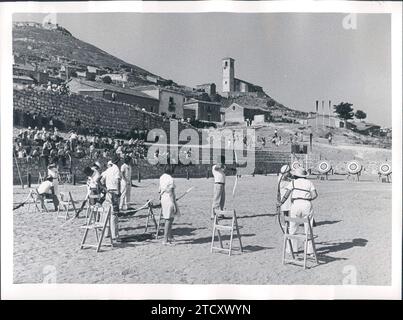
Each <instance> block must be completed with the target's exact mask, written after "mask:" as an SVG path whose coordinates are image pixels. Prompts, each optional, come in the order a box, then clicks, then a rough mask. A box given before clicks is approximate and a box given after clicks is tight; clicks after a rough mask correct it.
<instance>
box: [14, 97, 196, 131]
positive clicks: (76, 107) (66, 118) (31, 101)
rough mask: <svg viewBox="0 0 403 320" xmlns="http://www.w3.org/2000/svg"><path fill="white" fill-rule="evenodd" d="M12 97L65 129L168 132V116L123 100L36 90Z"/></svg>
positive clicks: (16, 104)
mask: <svg viewBox="0 0 403 320" xmlns="http://www.w3.org/2000/svg"><path fill="white" fill-rule="evenodd" d="M13 97H14V102H13V104H14V109H15V110H19V111H23V112H27V113H31V114H33V113H37V114H39V115H43V116H44V117H48V118H49V117H52V118H53V119H56V120H57V121H60V122H62V123H63V124H64V129H66V130H71V129H75V130H77V129H79V128H86V129H88V130H97V129H98V130H99V128H102V131H103V132H104V133H106V134H126V133H129V132H130V131H131V129H140V130H149V129H152V128H162V129H164V130H165V131H166V132H169V126H170V121H169V120H165V119H164V118H163V117H161V116H159V115H156V114H153V113H150V112H146V111H143V110H141V109H140V108H139V107H138V106H134V105H131V104H127V103H123V102H112V101H106V100H102V99H95V98H92V97H88V96H81V95H76V94H70V95H64V94H59V93H54V92H48V91H37V90H14V96H13ZM186 127H189V125H187V124H184V123H179V130H182V129H183V128H186Z"/></svg>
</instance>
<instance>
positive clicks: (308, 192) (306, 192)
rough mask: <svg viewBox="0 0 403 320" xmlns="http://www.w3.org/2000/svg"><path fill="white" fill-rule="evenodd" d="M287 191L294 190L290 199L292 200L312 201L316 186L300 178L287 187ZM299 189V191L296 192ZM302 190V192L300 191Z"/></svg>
mask: <svg viewBox="0 0 403 320" xmlns="http://www.w3.org/2000/svg"><path fill="white" fill-rule="evenodd" d="M286 189H287V190H292V192H291V194H290V197H291V199H296V198H299V199H301V198H302V199H309V200H310V199H311V198H312V193H313V191H315V190H316V189H315V186H314V185H313V183H312V182H311V181H310V180H308V179H303V178H298V179H296V180H294V181H291V182H290V183H289V184H288V185H287V187H286ZM296 189H298V190H296ZM300 189H301V190H300Z"/></svg>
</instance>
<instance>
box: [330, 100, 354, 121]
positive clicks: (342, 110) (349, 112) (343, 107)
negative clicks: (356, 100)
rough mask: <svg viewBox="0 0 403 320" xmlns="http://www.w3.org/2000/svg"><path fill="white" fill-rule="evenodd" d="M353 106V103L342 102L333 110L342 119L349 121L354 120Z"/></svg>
mask: <svg viewBox="0 0 403 320" xmlns="http://www.w3.org/2000/svg"><path fill="white" fill-rule="evenodd" d="M352 105H353V104H352V103H348V102H340V103H339V104H338V105H334V106H333V108H334V111H335V112H336V113H337V114H338V116H339V118H340V119H343V120H345V121H347V120H351V119H353V118H354V112H353V110H354V109H353V108H352Z"/></svg>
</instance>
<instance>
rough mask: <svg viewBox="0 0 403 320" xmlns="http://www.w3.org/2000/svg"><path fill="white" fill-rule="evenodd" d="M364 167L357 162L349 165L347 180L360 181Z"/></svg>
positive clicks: (354, 161)
mask: <svg viewBox="0 0 403 320" xmlns="http://www.w3.org/2000/svg"><path fill="white" fill-rule="evenodd" d="M362 169H363V168H362V165H361V164H360V163H359V162H358V161H356V160H353V161H350V162H348V163H347V178H346V179H347V180H350V178H352V180H353V181H360V176H361V171H362Z"/></svg>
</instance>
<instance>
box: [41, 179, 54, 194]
mask: <svg viewBox="0 0 403 320" xmlns="http://www.w3.org/2000/svg"><path fill="white" fill-rule="evenodd" d="M52 187H53V183H52V182H50V181H48V180H46V181H44V182H42V183H41V184H40V185H39V187H38V193H39V194H44V193H50V188H52Z"/></svg>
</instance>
